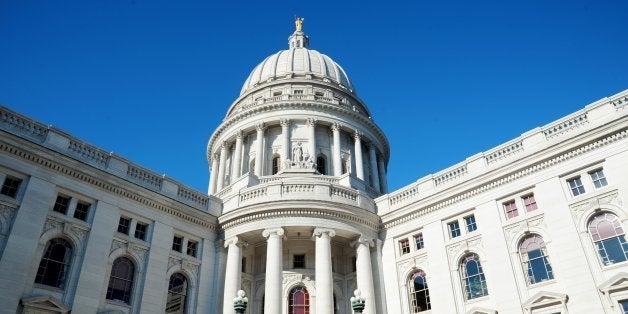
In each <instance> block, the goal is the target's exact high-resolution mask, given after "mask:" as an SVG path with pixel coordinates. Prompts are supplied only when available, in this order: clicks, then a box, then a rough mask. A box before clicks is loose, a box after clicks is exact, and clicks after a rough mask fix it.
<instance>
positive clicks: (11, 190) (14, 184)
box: [0, 176, 22, 198]
mask: <svg viewBox="0 0 628 314" xmlns="http://www.w3.org/2000/svg"><path fill="white" fill-rule="evenodd" d="M21 183H22V180H21V179H18V178H15V177H10V176H7V177H6V178H4V183H3V184H2V189H0V194H4V195H6V196H8V197H12V198H15V196H16V195H17V190H18V189H19V188H20V184H21Z"/></svg>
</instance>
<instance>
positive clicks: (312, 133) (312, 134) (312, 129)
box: [307, 118, 317, 163]
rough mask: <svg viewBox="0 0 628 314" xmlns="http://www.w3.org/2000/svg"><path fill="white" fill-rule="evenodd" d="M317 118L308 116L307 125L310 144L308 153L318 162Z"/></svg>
mask: <svg viewBox="0 0 628 314" xmlns="http://www.w3.org/2000/svg"><path fill="white" fill-rule="evenodd" d="M316 122H317V121H316V119H314V118H308V119H307V126H308V133H309V136H308V138H309V140H310V142H309V145H308V154H309V155H310V159H311V160H312V161H313V162H314V163H316Z"/></svg>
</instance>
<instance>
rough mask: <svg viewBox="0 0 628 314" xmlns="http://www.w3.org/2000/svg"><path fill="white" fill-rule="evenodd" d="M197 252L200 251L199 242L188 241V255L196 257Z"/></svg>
mask: <svg viewBox="0 0 628 314" xmlns="http://www.w3.org/2000/svg"><path fill="white" fill-rule="evenodd" d="M197 250H198V242H196V241H192V240H188V247H187V248H186V253H187V255H189V256H192V257H196V252H197Z"/></svg>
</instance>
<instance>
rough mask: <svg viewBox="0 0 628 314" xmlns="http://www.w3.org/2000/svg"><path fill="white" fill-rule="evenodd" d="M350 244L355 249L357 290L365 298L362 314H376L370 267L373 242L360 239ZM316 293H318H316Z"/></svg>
mask: <svg viewBox="0 0 628 314" xmlns="http://www.w3.org/2000/svg"><path fill="white" fill-rule="evenodd" d="M351 244H352V245H354V246H355V248H356V261H355V264H356V277H357V278H356V279H357V282H358V289H360V291H362V295H363V296H364V297H365V298H366V306H365V308H364V313H365V314H371V313H376V312H377V308H376V307H375V288H374V285H373V269H372V267H371V246H373V240H371V239H368V238H364V237H360V238H359V239H357V240H356V241H354V242H353V243H351ZM316 292H317V293H318V291H316Z"/></svg>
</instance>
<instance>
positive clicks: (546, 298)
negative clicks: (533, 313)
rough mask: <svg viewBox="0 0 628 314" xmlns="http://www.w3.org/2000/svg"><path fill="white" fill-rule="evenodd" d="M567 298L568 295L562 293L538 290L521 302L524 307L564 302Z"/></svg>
mask: <svg viewBox="0 0 628 314" xmlns="http://www.w3.org/2000/svg"><path fill="white" fill-rule="evenodd" d="M567 300H569V296H568V295H566V294H564V293H558V292H549V291H539V292H537V293H536V294H534V295H533V296H532V297H530V298H529V299H528V300H527V301H526V302H524V303H523V307H524V308H526V309H532V308H537V307H543V306H547V305H551V304H559V303H560V304H564V303H567Z"/></svg>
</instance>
